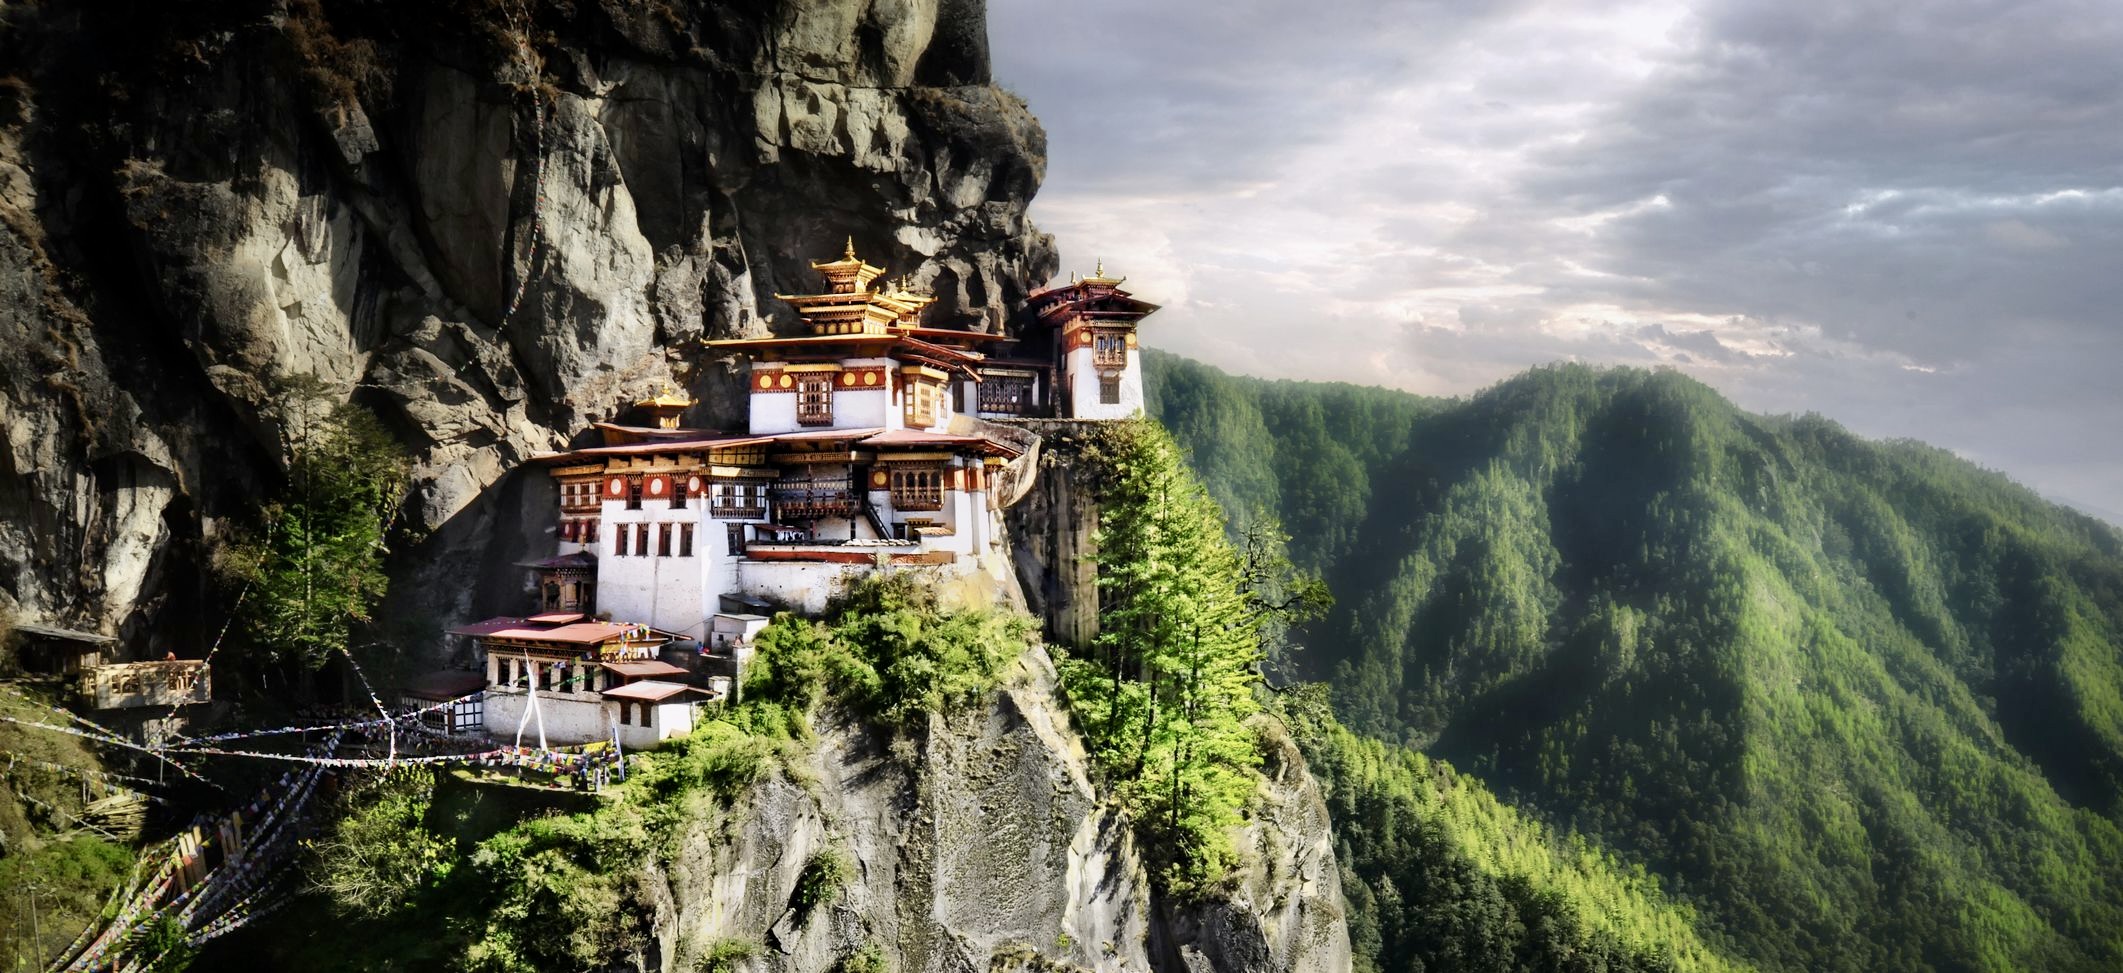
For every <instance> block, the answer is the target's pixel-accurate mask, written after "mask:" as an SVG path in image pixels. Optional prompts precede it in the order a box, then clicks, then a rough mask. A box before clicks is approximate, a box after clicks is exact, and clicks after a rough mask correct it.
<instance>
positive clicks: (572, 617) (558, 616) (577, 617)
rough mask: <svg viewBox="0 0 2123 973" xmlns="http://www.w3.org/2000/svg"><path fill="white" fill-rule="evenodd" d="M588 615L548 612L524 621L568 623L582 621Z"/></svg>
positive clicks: (544, 623) (554, 623) (549, 623)
mask: <svg viewBox="0 0 2123 973" xmlns="http://www.w3.org/2000/svg"><path fill="white" fill-rule="evenodd" d="M586 617H588V616H585V615H584V614H583V613H581V612H546V613H545V614H543V615H532V616H531V617H529V618H526V619H524V621H526V622H533V623H536V624H539V625H566V624H567V623H569V622H579V621H582V620H583V619H584V618H586Z"/></svg>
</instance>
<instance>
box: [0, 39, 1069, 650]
mask: <svg viewBox="0 0 2123 973" xmlns="http://www.w3.org/2000/svg"><path fill="white" fill-rule="evenodd" d="M79 6H86V5H79ZM0 18H5V20H6V22H5V23H4V24H0V63H7V64H10V65H14V66H15V67H14V68H13V72H14V73H13V74H12V75H10V76H9V77H6V78H5V79H0V338H4V340H0V379H4V381H0V427H4V429H5V432H6V436H7V441H6V448H5V449H4V450H0V608H12V609H14V610H15V612H16V614H17V615H18V616H20V617H23V618H25V619H35V620H47V621H56V622H60V623H65V624H72V625H78V626H81V627H87V628H100V629H104V630H108V631H113V632H117V633H119V634H122V635H125V636H127V637H128V639H129V641H130V642H131V643H132V644H134V645H135V646H145V645H146V644H147V643H148V642H149V633H151V632H152V633H153V642H154V645H155V647H156V648H158V649H159V648H160V647H161V645H162V644H163V642H164V641H174V643H175V645H176V646H179V647H181V646H182V645H183V644H184V643H186V642H187V641H189V642H198V641H203V640H204V639H206V638H208V637H210V632H207V631H205V630H206V629H207V628H209V627H210V626H211V623H212V622H214V621H216V620H218V616H219V614H220V613H219V611H218V610H216V611H211V612H209V611H205V610H202V609H201V608H200V607H199V606H200V605H201V604H202V603H204V602H205V601H206V600H207V599H206V598H205V595H206V592H205V591H204V590H203V582H202V580H201V578H202V576H203V574H204V572H201V571H200V570H198V566H199V564H200V562H201V561H202V560H203V559H204V558H205V557H206V556H208V554H209V553H210V551H211V549H212V547H213V544H212V542H213V539H214V538H215V536H216V534H217V533H218V532H219V531H221V530H223V529H225V528H224V524H225V522H226V521H227V519H228V518H231V517H240V516H242V515H243V514H244V513H246V512H247V511H248V510H249V509H251V508H252V507H254V506H255V505H256V503H257V502H258V500H259V499H260V497H261V496H262V495H264V494H266V493H268V492H270V491H271V490H272V489H273V487H274V485H275V483H276V481H277V478H278V476H279V471H280V464H281V461H282V456H283V441H282V435H281V430H280V426H279V422H280V418H279V410H278V408H277V407H276V403H277V402H278V401H279V400H281V399H282V398H283V397H284V396H283V393H282V387H283V385H284V383H285V380H286V378H287V377H289V376H297V375H302V374H305V373H309V374H315V375H316V376H318V377H319V378H321V379H322V380H323V381H324V382H325V383H326V385H327V387H328V389H329V392H330V394H331V395H334V396H336V397H339V398H352V399H354V400H357V401H359V402H361V403H362V404H364V405H367V406H368V407H370V408H372V409H374V410H375V411H377V412H378V413H379V414H380V415H382V416H383V417H384V419H385V420H386V422H387V423H388V424H389V426H390V427H391V428H392V429H393V430H394V431H395V432H396V433H397V434H398V435H399V437H400V438H401V439H402V440H403V441H405V442H406V443H407V445H408V446H409V447H410V448H411V449H412V451H413V453H414V456H415V458H416V461H417V463H418V470H417V483H416V486H415V491H414V497H413V500H412V502H411V503H410V504H409V508H408V510H407V515H408V522H409V524H410V526H411V527H412V528H414V530H413V531H412V532H411V533H412V536H414V537H417V538H420V540H419V544H418V546H417V548H416V549H412V550H408V551H403V552H401V556H400V557H399V559H398V560H399V563H401V564H402V565H405V566H406V567H405V568H404V569H403V570H401V572H400V573H401V575H402V576H403V577H402V578H401V581H400V583H399V585H398V591H399V592H400V594H399V596H398V599H397V600H398V602H399V604H397V605H395V606H393V611H394V612H395V613H398V614H401V615H406V616H419V615H425V616H430V617H449V616H461V615H463V614H465V613H468V612H471V611H474V610H477V609H478V608H483V607H486V606H485V604H482V603H483V602H492V601H494V600H495V599H496V598H497V597H499V596H504V595H506V594H508V591H507V589H508V588H509V586H510V584H511V581H510V579H511V577H512V575H511V573H510V572H509V571H508V570H507V569H506V564H507V563H508V562H509V561H511V560H516V559H519V558H520V556H521V555H523V554H524V553H527V552H529V551H532V550H540V549H542V547H541V546H539V539H538V538H536V537H535V536H527V535H526V527H525V526H524V525H526V524H528V525H542V524H543V523H544V521H545V520H546V519H547V518H546V517H544V516H543V512H544V511H543V508H544V505H545V502H546V500H547V498H546V497H544V496H541V495H539V491H540V490H541V489H543V488H542V486H541V485H538V484H530V483H518V482H516V480H515V479H513V478H510V477H509V476H508V473H509V471H510V470H512V469H514V468H516V467H517V466H518V464H520V463H521V462H522V461H523V460H524V459H525V458H526V457H528V456H530V455H531V454H533V453H536V452H538V451H542V450H548V449H553V448H556V447H559V446H561V445H564V444H565V443H566V442H567V440H568V439H569V437H571V436H573V435H575V434H576V433H577V432H579V431H580V430H581V429H582V428H583V427H584V426H585V424H586V423H587V422H589V421H590V420H592V419H599V418H609V417H611V416H612V415H614V413H615V412H616V411H617V410H618V409H620V408H622V407H623V404H624V403H626V402H629V401H631V400H632V399H634V398H636V397H638V396H639V395H641V394H642V393H644V392H646V391H649V390H651V389H653V388H654V387H656V386H658V385H660V384H661V383H662V382H664V381H667V380H668V381H675V382H676V383H678V384H680V385H682V386H685V387H688V388H690V389H691V390H692V391H693V392H694V394H695V395H696V396H697V397H698V398H699V399H700V400H701V403H702V404H701V405H700V406H699V407H697V409H696V414H694V415H691V416H688V417H687V419H688V421H689V422H691V423H693V424H698V425H708V426H714V425H734V424H737V423H740V422H741V421H742V412H741V407H740V405H739V401H740V400H739V398H738V396H737V395H736V394H735V393H734V391H733V388H732V385H733V383H732V382H731V381H730V378H731V376H730V375H729V374H728V373H727V369H725V368H724V367H723V366H721V365H718V364H714V363H705V364H703V363H701V362H700V361H699V356H698V355H697V354H696V353H695V351H694V349H695V348H696V347H697V342H696V339H699V338H702V337H719V336H728V335H734V334H740V333H758V332H761V331H764V330H767V329H770V328H772V327H775V326H776V325H777V324H787V323H792V322H790V321H785V320H782V318H783V316H784V315H785V311H784V310H783V309H782V308H781V307H780V306H779V305H778V304H777V303H776V302H774V301H773V300H772V295H773V294H774V293H775V292H776V291H780V292H783V293H790V292H799V291H801V290H804V289H807V288H808V287H809V286H810V285H811V281H810V275H809V271H808V268H807V266H806V264H805V261H806V260H808V259H811V258H815V257H820V256H831V255H833V254H836V253H837V252H838V250H839V247H840V245H841V244H842V242H843V241H844V240H845V239H846V238H848V237H850V236H852V237H853V240H854V242H855V244H856V246H857V247H858V248H860V249H861V251H862V252H863V254H864V255H865V257H867V258H869V259H871V260H873V261H874V262H879V263H883V264H885V265H887V266H888V267H889V268H890V269H891V271H892V272H893V273H894V274H899V273H910V274H912V275H913V277H914V279H915V281H916V282H917V283H922V284H926V285H927V286H929V287H931V288H932V289H934V291H935V292H936V293H937V294H938V295H939V297H940V300H939V302H938V304H937V310H936V311H935V312H934V313H936V314H939V315H944V316H982V317H987V318H989V319H991V320H999V319H1000V317H1001V315H1002V312H1003V310H1004V308H1006V307H1008V306H1009V305H1010V304H1012V303H1013V302H1015V301H1016V300H1018V299H1019V298H1021V297H1022V296H1023V294H1024V293H1025V290H1026V287H1027V285H1028V284H1030V283H1033V282H1037V281H1040V280H1043V279H1044V278H1045V277H1047V276H1049V275H1051V273H1052V272H1053V270H1054V267H1055V256H1054V251H1053V247H1052V243H1051V240H1050V239H1049V238H1048V237H1047V236H1045V235H1044V234H1041V233H1039V232H1038V231H1037V230H1036V229H1034V228H1033V227H1032V226H1031V225H1030V224H1029V223H1028V222H1027V221H1026V219H1025V215H1024V212H1025V205H1026V203H1027V202H1028V201H1029V200H1030V198H1031V196H1032V193H1033V191H1034V190H1035V189H1036V188H1037V186H1038V183H1039V180H1040V178H1041V175H1042V171H1043V168H1044V161H1045V159H1044V153H1045V145H1044V135H1043V133H1042V132H1041V130H1040V128H1039V126H1038V123H1037V122H1036V121H1034V120H1033V118H1032V117H1031V115H1030V114H1029V113H1027V111H1026V110H1025V106H1024V105H1023V104H1022V103H1021V102H1019V101H1018V100H1017V99H1016V98H1015V97H1014V96H1011V95H1010V94H1008V93H1007V92H1003V91H1001V90H1000V89H997V88H995V87H993V86H992V85H990V84H989V77H988V68H987V54H986V35H985V25H984V11H983V6H982V4H981V3H980V2H979V0H897V2H895V0H867V2H862V0H858V2H848V3H797V2H782V3H773V2H760V3H750V4H741V5H739V4H710V3H706V2H698V3H681V2H671V3H648V4H643V3H630V2H621V0H604V2H577V3H566V4H563V3H557V2H536V0H532V2H503V0H451V2H432V3H429V2H413V0H404V2H384V3H372V4H325V5H320V4H319V3H317V2H315V0H285V2H277V3H268V2H254V3H226V4H196V5H195V4H145V3H143V4H138V5H134V6H133V7H132V8H131V9H129V10H128V9H125V7H124V6H123V5H119V6H117V7H113V6H112V5H97V6H96V7H95V9H94V10H93V11H89V10H83V9H77V5H72V4H65V3H51V4H43V5H28V6H24V5H16V6H13V7H11V8H9V9H8V10H7V11H6V12H4V13H0ZM0 73H4V72H0ZM413 565H418V567H417V568H416V567H412V566H413ZM465 578H492V579H497V580H494V581H490V582H487V584H490V585H495V586H498V587H497V588H496V589H495V590H490V591H481V590H479V588H478V587H477V586H475V585H472V584H466V583H464V582H463V581H461V580H458V579H465Z"/></svg>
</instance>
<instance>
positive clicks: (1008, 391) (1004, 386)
mask: <svg viewBox="0 0 2123 973" xmlns="http://www.w3.org/2000/svg"><path fill="white" fill-rule="evenodd" d="M980 411H982V412H990V413H994V414H996V415H1005V416H1022V415H1030V414H1031V413H1032V376H1030V375H983V376H981V383H980Z"/></svg>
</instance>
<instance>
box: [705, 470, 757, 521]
mask: <svg viewBox="0 0 2123 973" xmlns="http://www.w3.org/2000/svg"><path fill="white" fill-rule="evenodd" d="M708 489H709V490H711V491H712V492H711V493H710V494H709V495H708V496H709V499H708V508H709V510H710V511H711V512H713V513H714V515H715V516H717V517H719V518H722V519H724V520H764V519H766V516H767V485H766V484H765V483H762V482H759V481H756V480H716V481H715V482H714V483H713V484H712V485H711V486H709V488H708Z"/></svg>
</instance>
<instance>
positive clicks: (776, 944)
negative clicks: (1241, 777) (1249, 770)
mask: <svg viewBox="0 0 2123 973" xmlns="http://www.w3.org/2000/svg"><path fill="white" fill-rule="evenodd" d="M1054 694H1055V681H1054V670H1053V667H1052V665H1051V663H1049V662H1048V661H1047V656H1046V653H1045V651H1044V650H1034V651H1032V652H1028V653H1027V654H1026V655H1025V656H1024V657H1023V659H1022V660H1021V661H1020V663H1019V667H1018V669H1017V671H1016V672H1015V674H1014V675H1013V676H1012V677H1011V678H1010V679H1009V680H1008V681H1007V683H1006V684H1005V686H1004V687H1003V688H1002V689H1001V690H1000V691H999V692H997V693H995V694H993V696H992V698H991V700H990V702H989V703H988V704H987V705H985V706H982V707H976V708H974V709H972V710H971V711H969V712H962V713H958V714H955V715H953V716H951V717H949V718H943V717H932V719H931V723H930V725H929V727H928V729H927V731H926V732H924V733H921V734H918V735H916V739H918V741H919V742H913V741H912V740H903V741H902V742H900V743H899V744H897V745H894V744H892V743H891V742H890V740H889V738H888V737H886V736H885V735H883V734H881V733H879V732H878V731H876V730H873V729H870V728H867V727H865V726H863V725H861V724H859V723H854V722H847V723H838V724H834V725H830V726H826V727H823V728H822V729H821V731H820V736H819V741H818V745H817V746H816V748H815V749H813V750H812V751H811V753H810V754H809V755H808V756H807V758H806V759H805V761H804V763H803V764H802V765H801V766H799V767H798V768H797V770H796V773H795V774H793V775H776V776H774V777H771V778H769V779H768V780H767V781H765V782H764V783H762V784H759V785H756V786H754V787H753V788H752V789H751V790H750V791H749V792H748V793H747V794H746V795H745V796H744V797H743V798H741V799H740V800H739V801H737V802H736V803H735V804H733V805H732V806H731V807H730V808H729V809H728V810H727V812H726V813H725V814H724V815H723V816H722V817H721V818H719V819H701V820H699V821H698V822H696V823H695V825H694V827H693V828H692V830H691V831H690V833H689V834H688V836H687V838H686V839H685V841H684V842H683V845H682V848H683V851H682V852H681V854H680V855H679V856H678V857H677V859H676V860H675V861H674V863H673V864H672V865H671V866H670V867H669V868H668V869H667V870H665V871H664V872H663V873H662V874H661V875H659V876H657V879H656V880H655V881H653V882H651V883H649V884H650V886H651V887H652V888H654V889H656V890H658V892H657V895H656V898H657V899H658V909H657V913H658V918H657V921H656V929H655V940H654V942H655V946H654V948H653V949H652V950H649V951H646V952H644V953H643V954H642V955H641V957H640V958H639V960H638V963H639V965H640V966H641V968H643V969H647V970H659V971H669V970H683V969H693V968H697V964H699V963H700V962H701V960H702V959H703V957H706V956H708V955H709V954H711V953H712V952H713V951H714V949H715V947H716V945H717V944H722V943H731V942H737V943H745V944H748V945H752V946H756V947H759V948H758V950H757V952H756V954H755V955H754V957H753V960H752V962H751V963H750V964H749V965H747V966H746V967H745V968H746V969H750V970H755V971H774V973H781V971H822V970H830V969H834V968H835V964H836V963H839V962H841V961H842V960H843V959H844V958H845V957H848V956H850V955H853V954H855V953H858V952H860V951H861V950H863V949H864V948H865V947H874V948H876V949H877V950H878V951H879V952H880V953H881V954H882V955H883V957H884V958H885V960H886V962H887V963H888V965H889V967H890V968H891V969H896V970H905V971H974V970H1016V969H1033V970H1069V969H1082V970H1113V971H1120V970H1137V971H1144V970H1150V969H1158V970H1169V971H1194V973H1207V971H1210V970H1222V971H1247V973H1340V971H1346V970H1347V969H1349V965H1350V959H1349V934H1348V931H1347V927H1346V925H1345V924H1344V923H1343V914H1342V896H1341V885H1340V877H1339V872H1338V870H1337V868H1336V865H1335V859H1334V851H1333V844H1332V839H1331V837H1330V834H1329V831H1328V822H1327V812H1326V806H1325V804H1324V803H1323V802H1322V801H1321V798H1320V794H1319V790H1318V787H1317V785H1316V784H1314V783H1313V781H1312V779H1311V777H1310V776H1309V775H1307V774H1306V773H1305V770H1304V765H1303V761H1302V759H1301V758H1299V757H1298V756H1297V754H1296V751H1295V749H1294V748H1292V747H1290V746H1289V745H1288V743H1287V738H1286V737H1285V736H1284V735H1282V734H1281V733H1280V727H1279V726H1264V727H1263V730H1264V734H1263V737H1264V739H1265V740H1267V741H1269V742H1268V743H1267V744H1265V746H1266V748H1267V749H1268V750H1269V751H1270V752H1269V754H1268V757H1269V760H1268V768H1267V769H1268V777H1267V781H1266V782H1265V783H1264V785H1263V787H1262V789H1261V793H1260V794H1259V795H1258V797H1257V800H1256V802H1255V806H1254V814H1253V818H1252V821H1251V822H1250V823H1249V824H1248V826H1247V827H1246V828H1245V834H1244V835H1243V836H1242V839H1241V846H1242V848H1243V854H1242V858H1243V859H1244V865H1243V866H1242V867H1241V869H1240V871H1239V873H1238V874H1236V875H1234V876H1233V877H1232V879H1231V880H1230V881H1228V882H1227V883H1226V884H1225V885H1224V887H1222V888H1221V889H1220V890H1218V892H1216V893H1215V894H1213V895H1211V896H1210V897H1208V898H1207V899H1206V900H1205V901H1201V902H1195V903H1190V904H1186V905H1173V904H1170V903H1162V902H1159V901H1156V899H1155V897H1154V896H1153V894H1152V892H1151V889H1150V884H1149V882H1148V881H1147V880H1146V878H1145V875H1144V871H1143V866H1142V863H1141V861H1140V860H1139V858H1138V857H1137V854H1136V850H1135V847H1134V843H1133V840H1132V839H1131V838H1130V829H1129V827H1128V824H1127V822H1126V821H1125V820H1124V819H1123V818H1121V817H1120V816H1119V814H1118V813H1117V812H1115V811H1114V810H1113V809H1112V808H1111V806H1110V805H1108V804H1106V803H1104V802H1102V801H1101V800H1100V798H1099V795H1098V792H1097V791H1096V790H1095V789H1094V787H1093V784H1092V780H1091V778H1090V776H1089V771H1088V768H1087V765H1086V762H1085V757H1084V753H1083V748H1082V743H1081V740H1080V738H1079V737H1078V736H1077V734H1076V732H1075V730H1074V729H1073V728H1072V727H1071V726H1070V723H1069V719H1068V717H1067V715H1066V713H1065V712H1064V711H1063V710H1062V708H1061V706H1060V704H1059V702H1058V701H1057V700H1056V699H1055V695H1054ZM827 849H832V850H833V851H834V853H836V854H839V855H841V856H844V857H845V858H846V859H847V860H849V861H851V862H852V863H853V865H854V875H853V877H852V880H851V881H850V882H849V883H848V885H847V887H846V889H845V891H843V892H842V893H840V894H839V895H837V896H835V897H833V899H832V901H831V902H830V903H828V904H825V905H821V906H818V907H814V908H811V909H809V910H805V909H804V908H802V907H801V905H800V904H799V903H798V901H797V888H798V885H799V881H800V877H801V876H802V874H803V872H804V868H805V866H806V865H807V864H808V863H809V862H811V861H812V860H813V858H814V857H815V856H817V855H819V854H820V853H821V852H824V851H826V850H827Z"/></svg>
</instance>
